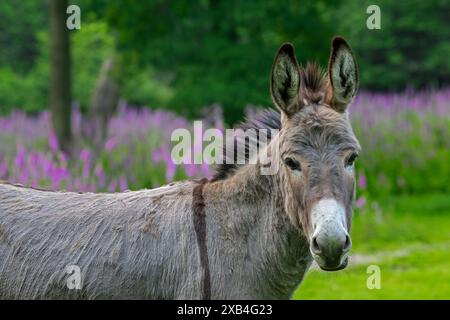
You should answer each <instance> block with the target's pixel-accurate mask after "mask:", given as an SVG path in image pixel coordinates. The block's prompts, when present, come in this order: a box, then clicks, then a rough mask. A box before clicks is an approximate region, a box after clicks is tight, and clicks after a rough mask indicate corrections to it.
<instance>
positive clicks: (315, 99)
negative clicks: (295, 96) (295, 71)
mask: <svg viewBox="0 0 450 320" xmlns="http://www.w3.org/2000/svg"><path fill="white" fill-rule="evenodd" d="M300 78H301V79H300V97H301V99H302V100H305V101H306V104H318V103H320V102H323V99H324V98H325V89H326V77H325V71H324V70H323V69H322V67H320V65H318V64H317V63H308V64H307V65H306V67H305V68H300ZM305 101H301V103H303V104H305Z"/></svg>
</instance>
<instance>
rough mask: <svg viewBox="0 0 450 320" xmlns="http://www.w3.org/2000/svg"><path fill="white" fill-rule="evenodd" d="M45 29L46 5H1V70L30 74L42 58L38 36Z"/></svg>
mask: <svg viewBox="0 0 450 320" xmlns="http://www.w3.org/2000/svg"><path fill="white" fill-rule="evenodd" d="M45 28H47V9H46V5H45V1H8V0H6V1H5V0H4V1H0V30H1V31H0V48H1V51H0V52H1V54H0V68H4V67H6V66H7V67H9V68H10V69H11V70H14V72H15V73H20V74H23V73H25V72H27V71H29V70H30V69H31V68H32V67H33V65H34V63H35V61H36V58H37V56H38V55H39V50H40V48H39V43H38V39H37V33H38V31H40V30H43V29H45ZM6 72H8V71H6ZM5 77H6V76H5ZM12 81H14V80H12ZM19 105H20V103H19Z"/></svg>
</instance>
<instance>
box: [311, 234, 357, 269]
mask: <svg viewBox="0 0 450 320" xmlns="http://www.w3.org/2000/svg"><path fill="white" fill-rule="evenodd" d="M351 246H352V242H351V240H350V236H349V235H348V234H347V232H345V231H344V232H342V233H340V234H334V235H331V236H330V234H327V233H326V232H324V233H321V234H318V235H316V236H314V237H313V239H312V241H311V252H312V254H313V256H314V258H315V260H316V261H317V263H318V264H319V266H320V267H321V268H322V269H323V270H327V271H331V270H340V269H343V268H345V266H346V265H347V260H348V252H349V251H350V248H351Z"/></svg>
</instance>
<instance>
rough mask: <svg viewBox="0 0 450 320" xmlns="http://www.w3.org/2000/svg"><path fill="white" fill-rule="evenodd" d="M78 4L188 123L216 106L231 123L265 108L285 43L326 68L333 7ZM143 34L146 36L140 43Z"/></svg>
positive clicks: (121, 1)
mask: <svg viewBox="0 0 450 320" xmlns="http://www.w3.org/2000/svg"><path fill="white" fill-rule="evenodd" d="M82 3H83V5H85V6H87V7H88V8H89V9H90V10H93V11H95V12H97V16H101V17H104V18H105V19H107V21H108V22H109V25H110V26H111V28H112V29H114V30H115V31H116V32H117V34H118V40H119V48H120V50H121V51H122V52H124V53H125V54H126V55H132V56H137V57H138V63H139V64H140V65H152V66H154V67H155V70H156V71H157V72H156V73H155V77H156V78H158V79H164V80H163V81H162V82H163V83H164V82H166V81H167V82H169V83H170V84H171V85H172V86H173V88H174V96H173V99H172V100H171V101H170V103H169V104H168V105H170V106H174V107H175V109H176V110H177V111H180V112H182V113H183V114H185V115H189V116H198V114H199V109H200V107H202V106H204V105H209V104H212V103H214V102H218V103H220V104H222V105H223V106H224V112H225V117H226V119H227V120H229V121H235V120H237V119H239V118H241V115H242V110H243V108H244V106H245V105H246V104H249V103H251V104H264V105H268V104H269V103H270V96H269V90H268V79H269V74H270V67H271V62H272V59H273V56H274V53H275V51H276V49H277V47H279V46H280V45H281V43H282V42H284V41H292V42H294V43H296V44H298V46H299V50H298V55H299V58H300V60H302V61H305V60H306V58H315V59H318V60H320V61H321V62H324V61H326V58H327V55H328V52H329V40H330V37H331V35H332V27H333V26H332V21H330V20H331V18H330V15H329V11H327V10H325V9H327V8H328V10H333V8H334V3H335V2H334V1H323V0H322V1H308V2H302V3H299V2H298V1H287V2H284V3H283V4H282V5H280V4H279V3H277V2H272V1H264V2H256V1H237V0H233V1H226V2H225V1H213V0H211V1H207V0H206V1H195V2H189V3H187V2H185V1H172V2H170V4H169V3H167V2H164V1H152V2H146V1H142V2H139V3H135V4H134V5H133V6H130V5H129V3H128V1H125V0H118V1H114V2H110V3H108V4H107V5H105V7H103V8H102V9H100V8H99V7H98V2H97V1H84V2H82ZM144 35H145V36H144Z"/></svg>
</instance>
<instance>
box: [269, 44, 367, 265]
mask: <svg viewBox="0 0 450 320" xmlns="http://www.w3.org/2000/svg"><path fill="white" fill-rule="evenodd" d="M357 89H358V69H357V65H356V62H355V59H354V56H353V54H352V51H351V49H350V46H349V45H348V44H347V42H346V41H345V40H344V39H342V38H340V37H336V38H334V39H333V41H332V47H331V55H330V60H329V65H328V72H327V73H324V72H322V71H321V69H320V68H319V67H317V66H316V65H313V64H308V65H307V67H306V68H302V67H300V66H299V64H298V63H297V59H296V57H295V53H294V48H293V46H292V45H291V44H289V43H288V44H284V45H283V46H282V47H281V48H280V49H279V50H278V52H277V55H276V58H275V61H274V64H273V68H272V76H271V94H272V99H273V101H274V103H275V105H276V106H277V108H278V109H279V110H280V111H281V130H280V134H279V141H278V142H279V148H280V149H279V150H280V152H279V155H280V161H281V163H280V168H281V169H280V177H281V179H280V181H281V188H282V189H283V191H284V192H283V194H284V195H285V196H284V197H285V199H284V207H285V208H284V209H285V211H286V213H287V214H288V215H289V218H290V220H291V222H292V223H293V224H294V225H296V226H297V227H299V228H300V229H302V230H303V232H304V233H305V235H306V237H307V238H308V240H309V244H310V250H311V254H312V255H313V257H314V259H315V260H316V262H317V263H318V265H319V266H320V267H321V268H322V269H324V270H339V269H342V268H344V267H345V266H346V265H347V261H348V256H347V255H348V252H349V250H350V247H351V240H350V236H349V230H350V225H351V220H352V202H353V195H354V190H355V170H354V161H355V159H356V157H357V156H358V152H359V150H360V147H359V143H358V141H357V139H356V137H355V136H354V134H353V130H352V128H351V125H350V122H349V119H348V114H347V112H346V110H347V106H348V105H349V104H350V103H351V101H352V100H353V98H354V96H355V94H356V92H357Z"/></svg>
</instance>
